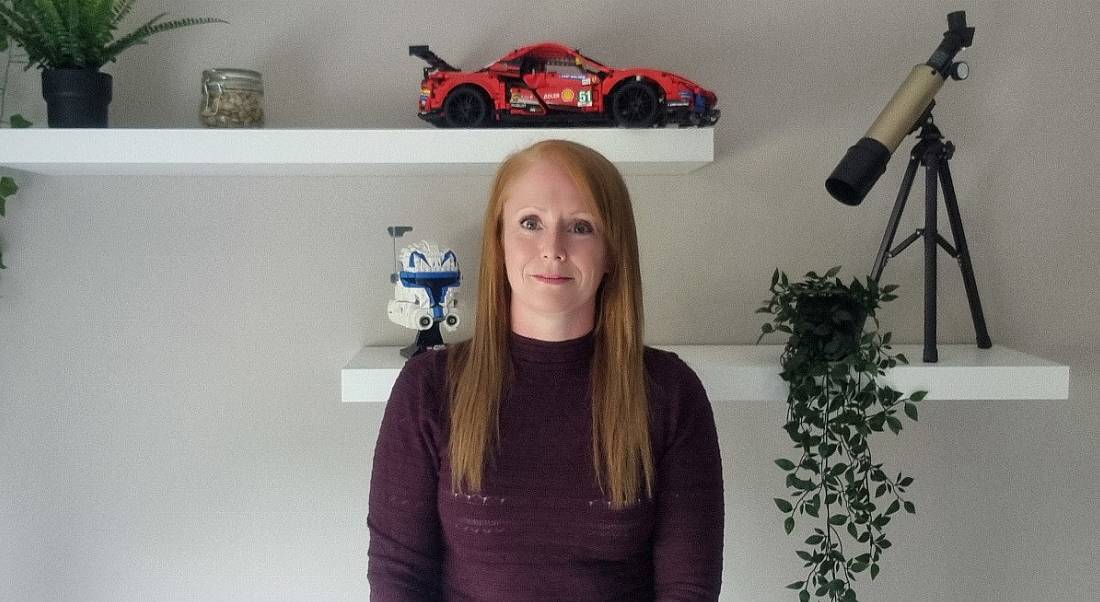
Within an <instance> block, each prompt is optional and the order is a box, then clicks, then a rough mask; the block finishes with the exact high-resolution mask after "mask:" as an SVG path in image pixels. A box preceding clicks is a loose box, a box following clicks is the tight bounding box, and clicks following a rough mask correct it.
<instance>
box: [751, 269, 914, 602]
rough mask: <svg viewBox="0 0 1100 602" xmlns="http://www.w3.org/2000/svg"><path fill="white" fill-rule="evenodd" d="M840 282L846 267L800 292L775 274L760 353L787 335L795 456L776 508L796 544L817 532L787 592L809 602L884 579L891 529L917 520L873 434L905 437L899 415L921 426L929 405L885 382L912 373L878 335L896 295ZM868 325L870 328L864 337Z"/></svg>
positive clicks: (785, 374) (785, 464)
mask: <svg viewBox="0 0 1100 602" xmlns="http://www.w3.org/2000/svg"><path fill="white" fill-rule="evenodd" d="M839 272H840V267H839V266H837V267H834V268H832V269H830V270H829V271H828V272H826V273H825V274H824V275H818V274H817V273H815V272H809V273H807V274H806V277H805V280H803V281H801V282H793V283H792V282H790V281H789V279H788V278H787V275H786V274H785V273H782V272H780V271H779V270H776V271H775V272H774V273H773V274H772V283H771V287H770V289H769V290H770V292H771V294H772V296H771V298H770V299H768V300H766V301H764V305H763V306H762V307H760V308H759V309H758V310H757V312H758V313H767V314H772V316H773V318H772V320H771V321H770V322H766V323H765V324H764V325H763V326H762V327H761V333H760V338H758V339H757V343H759V342H760V340H761V339H763V338H764V336H766V335H768V334H770V333H784V334H786V335H787V343H786V345H785V347H784V349H783V354H782V357H781V364H782V369H783V371H782V373H781V376H782V378H783V380H784V381H786V382H787V384H788V396H787V421H786V424H785V425H784V426H783V429H784V430H785V431H786V432H787V435H788V436H789V437H790V439H791V441H792V442H793V443H794V448H795V450H797V451H796V452H795V454H796V455H795V458H794V459H787V458H780V459H778V460H776V461H775V463H776V465H778V466H779V468H780V469H782V470H783V471H784V472H786V486H787V488H788V489H789V495H788V496H787V497H778V498H774V501H775V505H776V507H778V508H779V510H780V511H781V512H783V513H784V514H785V515H787V516H786V518H785V519H784V521H783V528H784V530H785V531H786V532H787V534H788V535H789V534H791V533H792V532H793V531H794V528H795V522H796V518H798V519H799V520H805V517H809V518H810V519H813V521H811V524H812V523H813V522H816V524H817V525H819V526H814V527H813V529H812V532H811V533H810V535H809V536H808V537H807V538H806V539H805V545H806V546H808V547H807V548H806V549H800V550H797V551H796V554H797V555H798V557H799V558H801V559H802V560H803V561H805V565H804V566H805V568H806V569H807V570H806V575H805V576H804V577H803V578H802V579H800V580H798V581H795V582H794V583H791V584H790V585H788V586H787V587H788V588H789V589H793V590H798V592H799V593H798V597H799V600H801V601H803V602H805V601H807V600H809V599H810V598H811V596H813V597H815V598H818V599H827V600H834V601H840V602H853V601H855V600H856V592H855V589H854V583H855V581H856V575H857V574H858V573H861V572H863V571H867V570H869V573H870V575H871V579H872V580H873V579H874V578H875V577H877V576H878V574H879V570H880V566H881V565H880V561H881V557H882V553H883V551H884V550H886V549H887V548H889V547H890V545H891V543H890V540H889V539H887V538H886V533H885V527H886V525H887V524H888V523H889V522H890V520H891V519H892V518H893V516H894V515H895V514H896V513H897V512H898V511H899V510H901V509H904V510H905V511H906V512H908V513H910V514H912V513H915V512H916V507H915V505H914V504H913V502H912V501H910V500H908V499H906V498H905V497H904V495H905V493H906V490H907V488H908V487H909V486H910V485H912V483H913V478H912V477H908V476H904V475H902V474H901V473H898V474H897V475H896V476H894V477H891V476H890V475H889V474H888V473H887V472H886V470H885V469H884V467H883V465H882V463H876V462H875V460H874V457H873V456H872V453H871V447H870V445H869V439H870V437H871V434H872V433H875V432H883V431H885V430H886V429H889V430H890V431H891V432H893V433H894V434H895V435H896V434H898V433H899V432H901V430H902V422H901V419H900V417H899V416H898V414H899V411H900V412H902V413H904V414H905V415H906V416H908V417H909V418H910V419H912V420H917V405H916V404H917V402H919V401H921V400H922V399H924V397H925V395H926V392H924V391H917V392H914V393H913V394H912V395H910V396H909V397H904V396H903V395H902V393H900V392H898V391H896V390H894V389H892V388H891V387H889V386H887V385H883V384H881V383H880V382H879V380H880V377H882V376H883V375H885V373H886V371H887V370H889V369H891V368H894V367H895V366H897V365H898V364H907V363H909V362H908V359H907V358H906V357H905V356H904V355H903V354H901V353H898V354H892V353H890V350H891V347H890V339H891V334H890V333H889V332H880V324H879V322H878V318H877V317H876V316H875V310H877V309H878V308H879V306H880V305H881V304H882V303H885V302H888V301H891V300H893V299H895V298H896V296H895V295H894V294H893V291H895V290H896V289H897V287H896V286H893V285H891V286H885V287H882V288H879V286H878V283H876V282H875V281H874V280H872V279H870V278H867V279H866V281H865V282H860V281H859V280H858V279H855V280H852V282H851V284H848V285H845V284H844V283H843V282H841V280H840V279H839V278H835V276H836V275H837V273H839ZM867 320H870V323H871V325H872V326H871V327H870V328H867V329H865V324H866V322H867ZM872 494H873V495H872Z"/></svg>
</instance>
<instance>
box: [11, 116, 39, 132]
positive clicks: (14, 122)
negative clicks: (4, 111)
mask: <svg viewBox="0 0 1100 602" xmlns="http://www.w3.org/2000/svg"><path fill="white" fill-rule="evenodd" d="M8 124H9V125H11V127H12V128H14V129H17V130H18V129H23V128H29V127H31V126H32V125H34V123H32V122H30V121H27V118H26V117H23V116H22V115H20V114H18V113H16V114H15V115H12V116H11V119H9V120H8Z"/></svg>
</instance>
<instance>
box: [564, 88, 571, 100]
mask: <svg viewBox="0 0 1100 602" xmlns="http://www.w3.org/2000/svg"><path fill="white" fill-rule="evenodd" d="M561 99H562V100H564V101H565V102H573V90H571V89H569V88H566V89H564V90H562V91H561Z"/></svg>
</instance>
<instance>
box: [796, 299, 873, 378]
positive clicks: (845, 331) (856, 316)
mask: <svg viewBox="0 0 1100 602" xmlns="http://www.w3.org/2000/svg"><path fill="white" fill-rule="evenodd" d="M797 311H798V314H799V316H800V317H801V318H802V319H803V320H804V321H805V323H806V325H807V326H808V327H809V330H808V331H807V332H804V333H802V337H801V344H802V345H803V346H809V347H810V348H811V349H812V350H813V351H814V353H815V354H820V356H822V357H823V358H824V359H826V360H829V361H835V360H839V359H840V358H842V357H844V356H845V355H848V354H849V353H852V352H853V351H855V350H856V349H858V348H859V340H860V337H861V336H862V335H863V325H864V323H865V322H866V321H867V312H866V310H864V309H863V306H862V305H861V304H860V303H859V301H857V300H856V299H853V298H852V297H851V296H850V295H848V294H845V293H841V292H818V293H814V294H806V295H802V296H800V297H799V299H798V304H797Z"/></svg>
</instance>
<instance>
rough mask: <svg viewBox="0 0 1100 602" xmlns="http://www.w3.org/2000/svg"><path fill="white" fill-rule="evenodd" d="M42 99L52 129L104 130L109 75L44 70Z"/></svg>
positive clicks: (96, 72) (108, 100)
mask: <svg viewBox="0 0 1100 602" xmlns="http://www.w3.org/2000/svg"><path fill="white" fill-rule="evenodd" d="M42 97H43V98H45V99H46V121H47V123H48V124H49V126H50V127H52V128H105V127H107V105H109V104H111V76H110V75H108V74H106V73H101V72H100V71H99V69H95V68H84V69H44V70H43V71H42Z"/></svg>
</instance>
